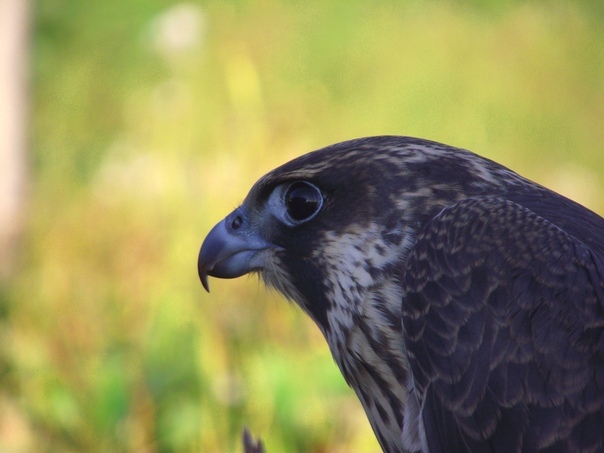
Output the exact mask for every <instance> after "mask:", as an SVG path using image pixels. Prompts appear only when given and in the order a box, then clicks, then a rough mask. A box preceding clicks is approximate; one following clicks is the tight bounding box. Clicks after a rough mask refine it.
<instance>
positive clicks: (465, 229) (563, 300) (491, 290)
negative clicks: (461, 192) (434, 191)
mask: <svg viewBox="0 0 604 453" xmlns="http://www.w3.org/2000/svg"><path fill="white" fill-rule="evenodd" d="M594 237H595V236H594V233H593V232H590V241H591V242H593V241H594V239H593V238H594ZM602 275H604V257H602V256H600V255H599V254H598V250H596V251H594V250H593V248H592V249H590V248H589V247H588V246H587V245H586V244H585V243H584V242H582V241H581V240H578V239H577V238H576V237H574V236H572V235H570V234H568V233H567V232H565V231H564V230H562V229H561V228H559V227H558V226H556V225H555V224H553V223H552V222H550V221H549V220H547V219H545V218H543V217H541V216H539V215H537V214H535V213H534V212H533V211H532V210H530V209H527V208H525V207H523V206H522V205H520V204H517V203H515V202H512V201H509V200H504V199H500V198H496V197H484V198H470V199H466V200H462V201H460V202H458V203H457V204H455V205H453V206H451V207H449V208H446V209H445V210H443V211H442V212H441V213H440V214H439V215H438V216H436V217H435V218H434V219H432V220H431V221H430V222H429V224H428V225H426V227H425V228H424V230H423V231H422V232H421V233H420V234H419V236H418V240H417V243H416V246H415V248H414V250H413V252H412V255H411V257H410V259H409V261H408V264H407V269H406V273H405V277H404V282H403V284H404V286H405V294H406V296H405V299H404V300H403V311H402V318H403V328H404V335H405V343H406V347H407V351H408V355H409V362H410V367H411V371H412V379H413V388H414V391H415V393H416V396H417V398H418V401H419V403H420V411H421V417H422V421H423V423H424V429H425V433H426V439H427V443H428V446H429V450H430V451H431V452H433V451H436V452H438V451H447V452H454V451H501V452H513V451H527V452H528V451H540V450H544V449H551V451H556V450H559V451H600V450H602V449H603V448H604V429H602V427H603V426H604V282H603V280H602ZM548 451H549V450H548Z"/></svg>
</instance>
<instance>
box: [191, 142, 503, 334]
mask: <svg viewBox="0 0 604 453" xmlns="http://www.w3.org/2000/svg"><path fill="white" fill-rule="evenodd" d="M464 157H466V159H464ZM476 162H478V164H477V163H476ZM488 164H489V161H486V160H480V161H477V160H476V156H474V155H473V154H472V155H471V158H470V153H468V152H466V151H462V150H456V149H453V148H450V147H447V146H445V145H440V144H437V143H434V142H429V141H425V140H419V139H413V138H407V137H390V136H384V137H370V138H364V139H358V140H352V141H348V142H343V143H339V144H336V145H332V146H329V147H327V148H323V149H320V150H318V151H314V152H311V153H309V154H306V155H304V156H301V157H299V158H297V159H294V160H292V161H291V162H288V163H286V164H284V165H282V166H281V167H278V168H276V169H275V170H273V171H271V172H270V173H268V174H267V175H265V176H264V177H262V178H261V179H260V180H259V181H258V182H257V183H256V184H255V185H254V186H253V187H252V189H251V190H250V192H249V194H248V195H247V197H246V198H245V200H244V201H243V203H242V204H241V206H239V207H238V208H237V209H235V210H234V211H233V212H232V213H230V214H229V215H228V216H227V217H226V218H225V219H224V220H222V221H220V222H219V223H218V224H217V225H216V226H215V227H214V228H213V229H212V230H211V231H210V233H209V234H208V236H207V238H206V239H205V241H204V243H203V245H202V247H201V250H200V253H199V260H198V270H199V276H200V278H201V281H202V283H203V286H204V287H205V289H206V290H209V286H208V276H212V277H218V278H234V277H239V276H241V275H244V274H247V273H250V272H257V273H258V274H259V275H260V276H261V278H262V279H263V280H264V281H265V282H266V283H267V285H269V286H271V287H274V288H276V289H277V290H279V291H280V292H282V293H283V294H284V295H285V296H286V297H288V298H289V299H292V300H294V301H295V302H296V303H298V304H299V305H300V306H301V307H302V308H303V309H304V310H305V311H306V312H307V313H308V314H309V315H310V316H311V317H312V318H313V319H314V320H315V322H316V323H317V324H318V325H319V327H320V328H321V330H323V332H324V333H327V332H328V331H329V330H330V328H331V327H333V326H332V324H333V320H332V316H330V313H331V314H334V313H337V314H338V320H339V321H338V322H339V323H343V324H352V323H354V317H355V316H358V315H362V312H363V310H364V309H365V307H364V306H363V304H364V300H365V299H366V295H367V292H368V291H369V290H370V289H375V288H378V287H380V285H382V284H386V283H387V284H388V285H389V287H388V288H385V289H384V290H385V291H390V292H392V291H397V289H396V285H397V278H398V273H400V272H401V270H402V267H403V266H402V264H403V262H404V261H405V258H406V256H407V255H408V250H409V249H410V247H411V246H412V245H413V242H414V239H415V237H416V233H417V231H418V230H419V229H420V228H421V227H422V225H423V224H425V223H426V222H427V221H428V219H430V218H431V217H432V216H433V215H435V214H436V213H437V212H439V211H440V210H441V209H442V208H443V207H445V206H447V205H449V204H451V203H453V202H455V201H456V200H457V199H459V198H460V197H463V196H466V194H467V193H480V192H482V191H484V190H485V188H486V187H488V186H492V185H493V184H495V183H494V182H493V178H492V177H491V174H490V172H489V170H488ZM477 165H482V167H481V168H480V169H477V168H474V167H476V166H477ZM453 189H454V190H453ZM388 299H389V300H390V299H392V300H394V299H395V298H388ZM399 300H400V298H399ZM399 310H400V309H397V310H394V309H393V311H394V312H395V313H396V312H398V311H399Z"/></svg>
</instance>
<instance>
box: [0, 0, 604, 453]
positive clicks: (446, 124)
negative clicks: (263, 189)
mask: <svg viewBox="0 0 604 453" xmlns="http://www.w3.org/2000/svg"><path fill="white" fill-rule="evenodd" d="M34 3H35V4H34V11H33V14H34V18H33V43H32V44H33V56H32V85H33V98H34V99H33V104H32V110H31V114H32V132H31V143H32V149H31V159H30V161H31V165H32V177H33V181H32V186H31V199H30V204H29V211H28V212H29V223H28V225H27V231H26V232H25V237H24V243H23V247H22V256H21V260H20V263H19V272H18V273H17V275H16V276H15V278H14V279H12V280H11V281H9V282H7V283H6V282H5V283H4V286H2V287H1V291H0V308H1V310H0V334H1V338H2V341H1V344H0V371H1V373H0V379H1V387H0V450H2V451H15V452H19V451H39V452H44V451H48V452H54V451H62V452H70V451H73V452H79V451H82V452H83V451H93V452H94V451H98V452H110V451H111V452H113V451H141V452H142V451H145V452H147V451H149V452H152V451H162V452H171V451H174V452H187V451H190V452H193V451H195V452H201V451H210V452H221V451H239V450H240V449H241V447H240V441H239V436H240V433H241V429H242V427H243V426H244V425H247V426H249V427H250V429H251V431H252V432H253V433H254V434H256V435H260V436H262V438H263V439H264V440H265V443H266V445H267V447H268V450H269V452H281V451H309V452H312V451H314V452H320V451H359V452H362V451H377V450H378V445H377V442H376V441H375V439H374V438H373V435H372V433H371V429H370V427H369V425H368V422H367V421H366V420H365V417H364V414H363V413H362V410H361V408H360V404H359V403H358V402H357V401H356V397H355V396H354V395H353V394H352V391H351V390H349V389H348V388H347V386H346V384H345V383H344V381H343V379H342V378H341V377H340V375H339V371H338V370H337V369H336V366H335V365H334V364H333V362H332V359H331V356H330V355H329V352H328V350H327V346H326V344H325V342H324V340H323V339H322V338H321V335H320V333H319V332H318V330H317V329H316V328H315V326H314V325H313V324H312V322H311V321H310V319H308V318H307V317H305V316H304V315H303V314H302V312H301V311H300V310H299V309H297V307H294V306H292V305H291V304H288V303H286V302H285V301H283V300H281V298H280V297H279V296H277V295H275V294H271V293H267V292H266V291H265V290H264V289H263V288H262V286H261V285H260V284H258V283H257V282H256V279H255V278H249V279H248V278H241V279H237V280H232V281H218V280H212V281H211V286H212V294H211V295H207V294H205V293H204V291H203V289H202V287H201V285H200V283H199V281H198V279H197V273H196V260H197V253H198V250H199V246H200V244H201V241H202V239H203V238H204V235H205V234H206V233H207V232H208V231H209V229H210V228H211V227H212V226H213V225H214V223H216V222H217V221H218V220H220V219H221V218H222V217H223V216H224V215H225V214H227V213H228V212H229V211H230V210H231V209H232V208H234V207H235V206H236V205H237V204H238V202H239V201H241V200H242V199H243V197H244V196H245V194H246V192H247V190H248V188H249V187H250V186H251V184H252V183H253V182H254V181H255V180H256V179H257V178H258V177H259V176H261V175H262V174H264V173H265V172H266V171H268V170H270V169H272V168H273V167H274V166H276V165H278V164H280V163H282V162H284V161H286V160H288V159H290V158H292V157H294V156H297V155H299V154H302V153H304V152H306V151H310V150H312V149H314V148H318V147H320V146H323V145H327V144H330V143H333V142H337V141H341V140H344V139H348V138H353V137H359V136H365V135H378V134H401V135H412V136H421V137H425V138H430V139H433V140H438V141H443V142H446V143H449V144H453V145H457V146H460V147H464V148H469V149H472V150H474V151H476V152H478V153H480V154H483V155H485V156H487V157H490V158H492V159H494V160H498V161H500V162H502V163H504V164H506V165H508V166H510V167H512V168H513V169H515V170H517V171H519V172H520V173H522V174H524V175H526V176H528V177H530V178H532V179H535V180H537V181H539V182H541V183H543V184H545V185H548V186H550V187H552V188H555V189H557V190H558V191H561V192H563V193H566V194H568V195H569V196H571V197H572V198H574V199H576V200H578V201H580V202H582V203H584V204H586V205H587V206H589V207H590V208H592V209H593V210H595V211H597V212H600V213H604V200H602V198H601V197H600V196H599V194H601V193H602V192H603V190H604V148H603V147H602V143H604V127H603V126H602V123H603V121H604V77H603V74H604V12H603V10H602V7H601V6H598V5H599V4H600V3H601V2H592V1H588V0H585V1H583V2H576V1H574V2H573V1H570V0H569V1H566V2H565V1H552V2H544V1H543V2H542V1H535V2H523V1H511V2H498V1H488V0H485V1H479V0H474V1H462V0H457V1H440V2H437V1H428V0H414V1H409V2H395V1H383V2H374V1H369V2H366V1H361V0H352V1H350V0H349V1H343V0H338V1H332V2H316V1H311V2H286V1H279V0H267V1H249V2H242V1H235V0H233V1H219V0H214V1H200V2H187V3H183V4H180V3H177V2H175V1H169V0H119V1H118V0H103V1H98V2H86V1H76V0H38V1H37V2H34ZM598 8H599V9H598Z"/></svg>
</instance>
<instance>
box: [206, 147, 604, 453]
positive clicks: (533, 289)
mask: <svg viewBox="0 0 604 453" xmlns="http://www.w3.org/2000/svg"><path fill="white" fill-rule="evenodd" d="M198 270H199V276H200V278H201V281H202V283H203V286H204V287H205V288H206V290H207V289H208V288H209V287H208V276H212V277H218V278H233V277H238V276H241V275H244V274H247V273H250V272H256V273H258V274H259V275H260V277H261V278H262V279H263V280H264V282H265V283H266V284H267V285H268V286H270V287H274V288H276V289H277V290H278V291H280V292H281V293H283V294H284V295H285V296H286V297H287V298H288V299H291V300H293V301H294V302H295V303H296V304H298V305H299V306H300V307H301V308H302V310H304V311H305V312H306V313H307V314H308V315H309V316H310V317H311V318H312V319H313V320H314V322H315V323H316V324H317V325H318V327H319V329H320V330H321V332H322V333H323V335H324V336H325V339H326V340H327V344H328V345H329V348H330V350H331V353H332V355H333V358H334V360H335V362H336V363H337V365H338V367H339V368H340V370H341V372H342V374H343V376H344V378H345V379H346V381H347V383H348V384H349V385H350V386H351V387H352V388H353V389H354V391H355V392H356V394H357V396H358V398H359V399H360V401H361V403H362V405H363V408H364V409H365V412H366V414H367V417H368V418H369V421H370V423H371V425H372V428H373V430H374V432H375V434H376V436H377V438H378V441H379V443H380V445H381V447H382V449H383V450H384V451H387V452H431V453H434V452H503V453H509V452H537V451H543V452H545V451H547V452H579V451H581V452H597V451H604V219H602V218H601V217H599V216H598V215H596V214H595V213H593V212H592V211H590V210H589V209H587V208H585V207H583V206H581V205H579V204H577V203H575V202H573V201H571V200H569V199H567V198H565V197H563V196H561V195H559V194H557V193H555V192H553V191H551V190H549V189H547V188H545V187H543V186H540V185H538V184H536V183H534V182H531V181H529V180H527V179H525V178H523V177H522V176H519V175H518V174H516V173H514V172H513V171H511V170H509V169H507V168H505V167H503V166H501V165H499V164H497V163H495V162H493V161H491V160H488V159H485V158H483V157H480V156H478V155H476V154H473V153H471V152H469V151H466V150H462V149H458V148H454V147H451V146H447V145H443V144H440V143H436V142H432V141H428V140H422V139H417V138H410V137H396V136H382V137H369V138H361V139H357V140H351V141H347V142H343V143H338V144H335V145H332V146H328V147H326V148H323V149H320V150H318V151H314V152H311V153H309V154H306V155H303V156H301V157H299V158H297V159H294V160H292V161H291V162H289V163H286V164H284V165H282V166H281V167H279V168H277V169H275V170H273V171H271V172H270V173H268V174H267V175H266V176H264V177H262V178H261V179H260V180H259V181H258V182H257V183H256V184H255V185H254V186H253V187H252V189H251V191H250V192H249V194H248V195H247V197H246V198H245V200H244V202H243V203H242V204H241V206H239V207H238V208H237V209H235V210H234V211H233V212H232V213H231V214H229V215H228V216H227V217H226V218H225V219H224V220H222V221H221V222H219V223H218V224H217V225H216V226H215V227H214V228H213V229H212V230H211V231H210V233H209V234H208V236H207V238H206V239H205V241H204V242H203V245H202V247H201V250H200V253H199V261H198Z"/></svg>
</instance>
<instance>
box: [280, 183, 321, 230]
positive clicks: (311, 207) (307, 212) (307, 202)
mask: <svg viewBox="0 0 604 453" xmlns="http://www.w3.org/2000/svg"><path fill="white" fill-rule="evenodd" d="M285 203H286V205H287V213H288V214H289V215H290V217H291V218H292V219H293V220H295V221H297V222H301V221H303V220H309V219H310V218H312V217H313V216H314V215H315V214H316V213H317V212H319V210H320V209H321V206H322V205H323V197H322V196H321V192H320V191H319V189H317V188H316V187H315V186H313V185H312V184H310V183H307V182H304V181H299V182H295V183H293V184H292V185H291V186H289V188H288V189H287V193H286V194H285Z"/></svg>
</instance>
